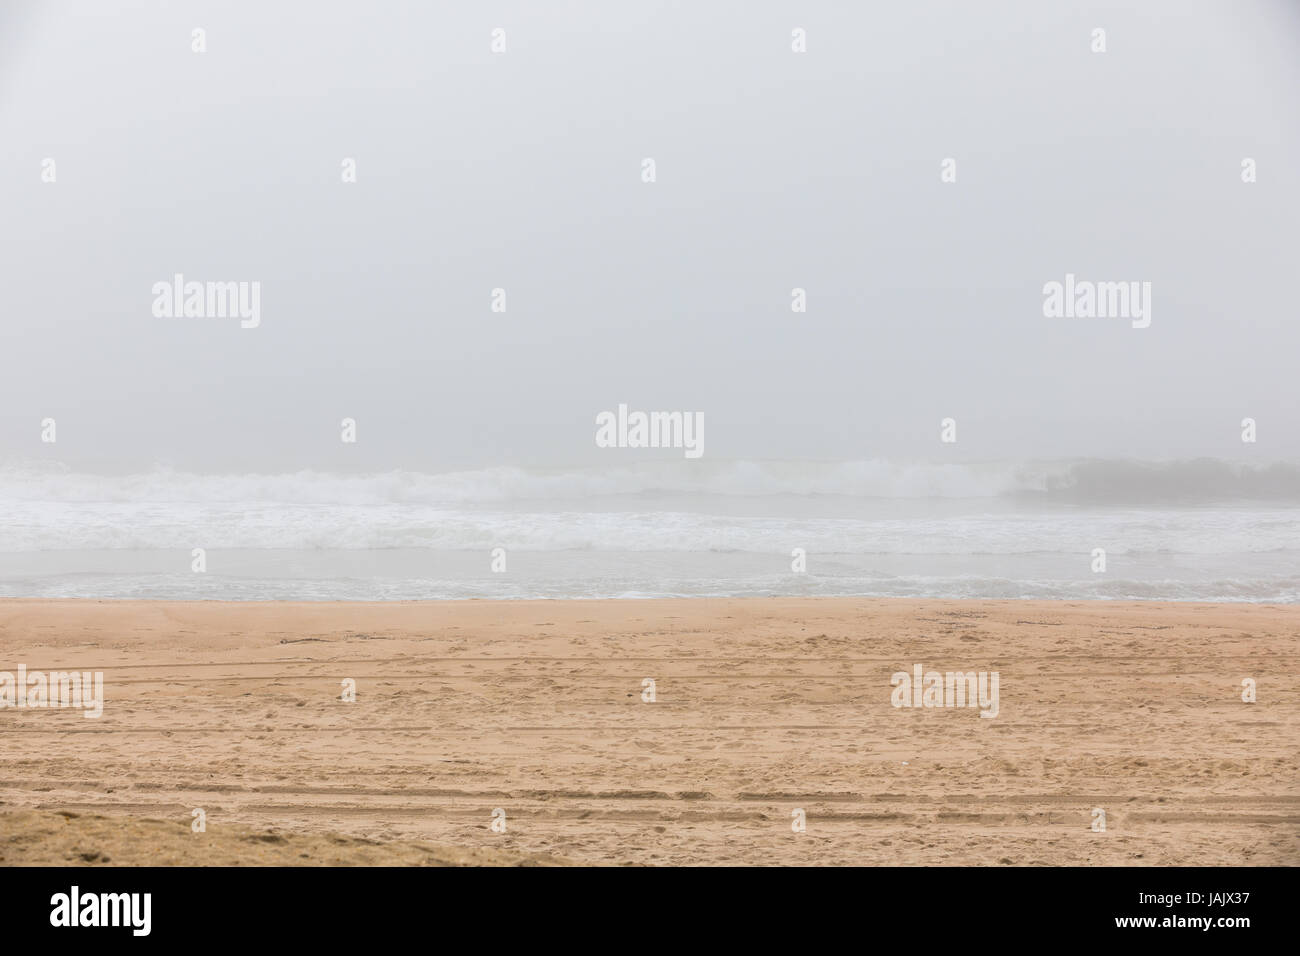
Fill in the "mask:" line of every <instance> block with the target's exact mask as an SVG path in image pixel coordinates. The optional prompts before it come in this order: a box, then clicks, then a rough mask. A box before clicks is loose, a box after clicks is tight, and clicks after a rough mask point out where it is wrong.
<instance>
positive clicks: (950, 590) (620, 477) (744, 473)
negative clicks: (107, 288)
mask: <svg viewBox="0 0 1300 956" xmlns="http://www.w3.org/2000/svg"><path fill="white" fill-rule="evenodd" d="M700 466H701V462H686V463H684V462H680V461H677V462H661V463H652V464H643V465H638V466H635V467H623V468H613V469H602V470H567V471H554V470H553V471H528V470H523V469H516V468H493V469H486V470H481V471H473V472H454V473H447V474H423V473H413V472H392V473H386V474H373V475H338V474H326V473H319V472H298V473H293V474H278V475H256V474H246V475H195V474H189V473H185V472H177V471H172V470H168V469H164V468H157V469H153V470H151V471H148V472H145V473H138V474H128V475H93V474H85V473H78V472H75V471H71V470H68V469H66V468H63V467H60V466H58V465H52V464H46V463H35V464H33V463H25V464H15V463H11V464H8V465H5V466H0V556H4V560H3V561H0V594H5V595H11V596H15V595H17V596H38V595H59V596H98V597H124V596H178V597H199V596H206V597H224V598H231V599H243V598H249V597H260V598H276V597H285V596H294V595H297V596H300V597H321V598H325V597H329V596H331V595H332V596H334V597H338V598H342V599H349V598H351V599H382V598H385V597H402V598H417V597H475V596H487V597H530V596H531V597H609V596H619V595H643V596H649V595H673V594H695V595H704V594H801V593H808V594H862V595H891V594H892V595H898V596H905V595H923V594H929V595H934V596H951V597H958V596H984V597H1021V596H1038V597H1052V596H1059V597H1074V598H1086V597H1115V598H1120V597H1127V598H1136V597H1150V598H1165V599H1171V600H1257V601H1294V600H1297V587H1296V577H1295V572H1296V569H1297V568H1300V480H1298V479H1300V470H1298V469H1296V467H1295V466H1293V465H1289V464H1277V465H1272V466H1266V467H1245V466H1241V465H1235V464H1230V463H1225V462H1216V461H1198V462H1168V463H1138V462H1114V461H1111V462H1106V461H1080V462H1055V463H1053V462H1048V463H983V464H981V463H976V464H925V463H890V462H882V461H861V462H843V463H816V462H812V463H807V462H797V463H796V462H731V463H720V464H710V465H708V466H707V467H703V468H702V467H700ZM196 547H199V548H204V549H206V550H207V551H209V552H213V553H218V554H219V553H220V552H231V553H234V552H239V553H241V554H243V555H244V556H245V557H244V558H241V559H240V560H239V561H232V560H230V559H222V558H220V557H218V558H217V559H216V560H213V561H212V562H210V571H209V574H207V575H193V574H189V573H187V569H188V565H189V552H190V550H191V549H192V548H196ZM497 547H502V548H505V549H506V550H507V552H508V553H510V554H511V555H512V560H511V571H510V573H509V574H507V575H500V576H487V577H482V579H480V577H481V576H482V575H486V574H487V570H486V569H487V564H486V558H485V555H487V554H488V552H489V551H490V550H491V549H493V548H497ZM1099 547H1100V548H1105V549H1106V550H1107V553H1108V556H1109V558H1110V567H1109V569H1108V571H1107V572H1106V573H1105V574H1103V575H1094V574H1092V573H1091V572H1090V569H1089V556H1090V554H1091V551H1092V549H1094V548H1099ZM793 548H803V549H805V550H806V551H807V552H808V554H809V555H810V568H809V571H810V573H809V574H807V575H795V574H791V573H788V568H789V559H790V551H791V549H793ZM320 554H328V555H334V556H335V557H334V558H331V559H330V560H329V561H324V562H316V563H313V561H312V560H311V556H312V555H320ZM348 554H353V555H359V556H362V557H360V558H357V559H353V558H348V557H346V555H348ZM377 554H391V555H393V556H394V557H393V558H392V559H391V560H387V559H385V560H382V561H380V560H378V559H374V558H367V557H364V556H366V555H377ZM86 555H99V556H100V557H96V558H93V559H88V558H87V557H86ZM104 555H108V556H110V557H109V558H107V559H105V558H103V557H102V556H104ZM131 555H135V556H136V557H135V558H132V557H130V556H131ZM250 555H251V556H252V557H249V556H250ZM257 555H278V557H276V558H275V560H273V561H269V562H268V561H264V560H262V559H258V558H257V557H256V556H257ZM439 555H442V556H449V555H450V556H457V555H460V556H463V557H461V558H454V559H451V558H448V559H447V560H442V559H439V558H437V556H439ZM526 556H531V557H526ZM439 561H441V562H442V566H441V568H440V569H439V570H434V568H433V566H434V565H437V564H438V562H439ZM277 562H278V563H277ZM358 562H359V563H358ZM304 568H305V569H306V570H304ZM177 572H184V573H177Z"/></svg>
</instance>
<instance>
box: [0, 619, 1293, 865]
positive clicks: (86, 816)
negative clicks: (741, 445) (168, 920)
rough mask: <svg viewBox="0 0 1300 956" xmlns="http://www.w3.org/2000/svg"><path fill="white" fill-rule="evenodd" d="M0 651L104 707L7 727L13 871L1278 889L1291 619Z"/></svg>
mask: <svg viewBox="0 0 1300 956" xmlns="http://www.w3.org/2000/svg"><path fill="white" fill-rule="evenodd" d="M0 648H3V657H2V658H0V671H6V672H10V673H16V671H17V668H18V667H19V665H23V666H25V668H26V669H27V671H28V673H29V674H30V673H31V672H33V671H50V670H77V671H102V672H103V675H104V701H103V713H102V716H100V717H98V718H92V719H88V718H87V717H86V716H85V713H84V711H82V710H77V709H72V708H65V709H55V708H33V707H26V708H5V709H2V710H0V855H2V856H3V860H2V861H0V864H3V865H18V864H24V863H38V864H45V863H65V862H66V863H89V864H95V863H97V862H105V861H106V860H107V861H110V862H111V863H113V864H131V863H147V862H166V863H177V864H179V863H188V864H230V863H236V862H242V863H248V864H256V863H294V862H301V863H303V864H309V863H321V862H326V863H359V864H374V863H395V864H406V863H448V862H450V863H463V862H470V863H474V862H478V863H520V862H524V863H527V862H534V863H537V862H542V863H544V862H557V861H566V860H567V861H572V862H576V863H600V864H638V865H647V864H648V865H663V864H687V865H699V864H758V865H791V864H793V865H842V864H868V865H870V864H904V865H922V864H942V865H967V864H994V865H995V864H1017V865H1041V864H1048V865H1058V864H1094V865H1118V864H1139V865H1145V864H1188V865H1205V864H1227V865H1261V864H1292V865H1294V864H1297V863H1300V773H1298V771H1300V757H1298V756H1297V741H1300V696H1298V695H1297V694H1296V692H1295V688H1296V686H1297V680H1298V679H1300V664H1298V663H1297V662H1298V661H1300V607H1295V606H1281V605H1246V604H1233V605H1210V604H1182V603H1179V604H1159V603H1118V602H1069V603H1063V602H1036V601H1034V602H1030V601H941V600H868V599H832V598H797V599H796V598H772V599H765V598H745V599H691V600H645V601H520V602H479V601H467V602H418V603H417V602H412V603H383V604H378V603H376V604H362V603H221V602H152V601H151V602H132V601H47V600H7V601H0ZM916 665H921V666H922V669H923V670H924V671H925V672H929V671H931V670H933V671H938V672H947V671H976V672H990V673H991V672H996V674H997V675H998V677H999V683H998V688H999V700H998V706H997V715H996V717H992V718H990V719H986V718H983V717H981V716H980V713H981V711H980V709H979V708H976V707H969V706H968V707H957V706H953V707H948V706H944V707H933V708H925V707H895V706H893V704H892V703H891V695H892V694H893V693H894V690H895V688H894V687H893V686H892V685H891V675H893V674H895V673H896V672H907V673H911V672H912V671H913V668H914V667H915V666H916ZM1246 678H1252V679H1253V680H1254V681H1255V682H1256V686H1257V691H1256V692H1257V695H1258V699H1257V700H1256V701H1255V702H1254V703H1245V702H1243V700H1242V692H1243V686H1242V681H1243V679H1246ZM646 679H650V680H653V682H654V686H653V690H654V694H653V696H654V699H653V701H649V700H646V699H644V697H646V696H648V688H647V685H646V684H645V683H644V682H645V681H646ZM349 681H350V682H355V695H356V699H355V701H354V702H349V701H346V700H344V699H342V698H343V696H345V695H346V686H345V682H349ZM195 810H201V811H202V816H203V818H204V820H205V826H206V830H205V832H204V833H191V832H190V827H191V821H192V820H193V819H195V814H194V811H195ZM494 811H503V815H504V816H503V825H502V814H501V813H494ZM798 811H803V813H802V818H803V819H804V820H805V821H806V830H805V831H804V832H794V830H793V829H792V821H793V822H797V821H798V819H799V817H800V814H799V813H798ZM1097 811H1102V812H1104V820H1105V830H1104V832H1102V831H1099V830H1096V829H1094V825H1095V822H1096V821H1097V820H1098V819H1099V816H1098V813H1097ZM101 818H105V819H101ZM494 821H497V822H498V827H497V829H496V830H494V828H493V823H494ZM500 830H503V831H504V832H498V831H500ZM281 846H284V847H287V849H285V850H283V852H280V851H277V849H276V848H277V847H281ZM437 848H452V849H450V850H446V849H444V850H438V849H437ZM330 854H332V855H330Z"/></svg>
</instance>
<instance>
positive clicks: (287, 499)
mask: <svg viewBox="0 0 1300 956" xmlns="http://www.w3.org/2000/svg"><path fill="white" fill-rule="evenodd" d="M637 495H640V496H648V495H689V496H703V495H720V496H741V497H769V496H779V495H789V496H829V495H836V496H844V497H850V498H883V499H889V498H898V499H922V498H954V499H978V498H1017V497H1018V498H1029V499H1039V500H1045V501H1049V502H1050V501H1061V502H1070V503H1079V504H1096V505H1106V504H1110V505H1127V504H1132V505H1160V504H1195V503H1213V502H1234V501H1240V502H1250V501H1260V502H1275V503H1280V502H1294V503H1300V463H1295V462H1275V463H1271V464H1262V465H1251V464H1245V463H1238V462H1229V461H1223V460H1220V459H1211V458H1198V459H1192V460H1175V461H1136V460H1124V459H1077V460H1068V461H1027V462H971V463H933V462H901V461H888V460H883V459H870V460H864V461H846V462H803V461H800V462H788V461H653V462H641V463H636V464H620V465H611V466H606V467H602V468H587V469H524V468H515V467H501V468H485V469H480V470H474V471H456V472H444V473H436V474H435V473H425V472H413V471H390V472H383V473H377V474H356V475H348V474H333V473H328V472H318V471H298V472H291V473H283V474H224V475H199V474H194V473H190V472H184V471H175V470H172V469H168V468H161V467H160V468H155V469H152V470H150V471H148V472H142V473H136V474H127V475H97V474H89V473H84V472H77V471H72V470H70V469H67V468H65V467H63V466H61V465H58V464H55V463H49V462H19V463H9V464H6V465H3V466H0V504H3V503H5V502H17V501H27V502H33V501H45V502H83V503H91V502H121V503H134V504H145V503H153V504H167V503H177V502H186V503H194V504H203V503H210V504H221V503H226V504H231V503H241V502H247V503H277V502H282V503H293V504H304V505H310V504H321V505H325V504H346V505H387V504H412V505H428V506H434V507H455V506H459V505H470V504H482V505H491V504H495V503H502V502H512V501H520V502H528V501H580V500H582V499H588V498H603V497H617V496H637ZM2 546H3V543H2V542H0V547H2Z"/></svg>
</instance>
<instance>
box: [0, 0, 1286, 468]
mask: <svg viewBox="0 0 1300 956" xmlns="http://www.w3.org/2000/svg"><path fill="white" fill-rule="evenodd" d="M110 7H111V9H110ZM119 8H120V9H119ZM976 8H978V9H976ZM199 27H201V28H203V29H204V30H205V31H206V43H207V52H205V53H202V54H198V53H194V52H193V51H192V49H191V43H192V34H191V31H192V30H193V29H194V28H199ZM796 27H799V28H803V29H805V30H806V31H807V52H806V53H802V54H800V53H794V52H793V51H792V50H791V31H792V30H793V29H794V28H796ZM1098 27H1100V28H1103V29H1104V30H1105V31H1106V47H1107V49H1106V52H1105V53H1094V52H1092V50H1091V46H1092V43H1093V39H1092V31H1093V30H1094V28H1098ZM494 28H501V29H503V30H504V31H505V37H506V46H507V49H506V52H505V53H501V54H494V53H493V52H492V51H491V49H490V44H491V40H492V31H493V29H494ZM1297 94H1300V13H1298V12H1297V5H1296V4H1294V3H1288V2H1286V0H1242V2H1227V0H1221V2H1197V0H1167V2H1144V3H1141V4H1134V3H1132V2H1114V3H1101V2H1074V3H1069V4H1045V3H1042V2H1041V0H1023V2H1002V3H981V4H972V3H967V2H959V0H952V2H947V3H936V2H914V3H908V4H884V3H880V4H849V3H806V2H799V3H795V2H786V3H777V2H739V0H738V2H731V3H722V2H713V0H698V2H683V3H654V2H638V3H617V4H615V3H608V2H590V3H560V2H543V0H528V2H520V3H477V2H469V0H466V2H458V3H414V2H412V3H396V2H373V3H354V2H348V3H340V2H320V0H317V2H312V3H306V2H299V3H288V2H233V3H232V2H221V3H215V2H214V3H190V2H186V3H180V2H175V3H114V4H112V5H107V4H101V3H92V2H86V3H55V2H49V3H24V2H17V3H15V2H5V3H4V4H3V5H2V6H0V244H2V247H3V256H2V257H0V463H3V462H6V461H11V460H14V459H23V458H54V459H58V460H61V461H65V462H68V463H69V464H72V465H74V466H76V467H86V468H105V469H113V470H120V469H136V468H144V467H149V466H150V465H153V464H155V463H165V464H171V465H174V466H177V467H181V468H192V469H196V470H210V471H245V470H264V471H278V470H295V469H298V468H320V469H349V470H351V469H361V470H379V469H388V468H403V467H404V468H419V469H439V468H449V467H473V466H484V465H499V464H531V463H538V464H560V463H582V462H592V461H596V462H598V461H600V460H602V459H601V457H600V455H601V453H600V452H599V451H598V450H597V449H596V448H595V445H594V439H593V435H594V430H595V426H594V420H595V416H596V414H597V413H598V412H600V411H601V410H604V409H613V408H615V407H616V406H617V405H618V403H620V402H625V403H628V404H629V405H630V406H632V407H633V408H641V409H646V410H688V411H699V412H703V413H704V415H705V419H706V422H707V429H706V456H707V457H709V458H805V457H807V458H831V459H858V458H872V457H927V458H953V457H956V458H966V459H988V458H1040V457H1061V456H1076V455H1105V456H1119V455H1123V456H1135V457H1141V458H1161V457H1171V456H1172V457H1185V456H1198V455H1213V456H1221V457H1225V458H1233V459H1242V460H1250V459H1257V460H1273V459H1280V458H1296V457H1298V456H1300V372H1298V366H1300V310H1298V308H1297V303H1298V298H1297V293H1296V281H1297V280H1296V276H1297V274H1298V273H1300V269H1298V268H1297V263H1298V262H1300V255H1298V253H1300V238H1298V236H1300V179H1298V178H1297V177H1298V176H1300V132H1298V125H1300V124H1298V121H1300V108H1297V102H1298V100H1300V97H1298V95H1297ZM345 157H353V158H355V159H356V162H357V182H356V183H343V182H342V181H341V175H340V173H341V163H342V161H343V159H344V158H345ZM647 157H649V158H653V159H654V160H655V164H656V173H657V181H656V182H654V183H645V182H642V160H643V159H645V158H647ZM947 157H952V158H954V159H955V160H956V163H957V167H956V168H957V181H956V182H955V183H943V182H941V181H940V164H941V161H942V160H944V159H945V158H947ZM1246 157H1251V158H1253V159H1255V160H1256V162H1257V164H1258V166H1257V168H1258V182H1256V183H1253V184H1245V183H1243V182H1242V180H1241V163H1242V160H1243V158H1246ZM46 158H53V159H54V160H55V164H56V165H55V168H56V174H57V181H56V182H55V183H52V184H51V183H43V182H42V181H41V172H42V161H43V160H44V159H46ZM1067 272H1072V273H1074V274H1075V275H1076V276H1078V277H1079V278H1080V279H1092V280H1097V281H1111V280H1136V281H1139V282H1142V281H1146V282H1150V283H1151V284H1152V314H1151V325H1150V327H1149V328H1145V329H1135V328H1132V327H1131V323H1130V322H1129V321H1127V320H1125V319H1122V318H1119V319H1115V318H1109V319H1102V318H1092V319H1081V318H1073V319H1066V318H1050V319H1049V318H1045V317H1044V315H1043V293H1042V288H1043V285H1044V283H1047V282H1050V281H1053V280H1057V281H1060V280H1063V279H1064V277H1065V274H1066V273H1067ZM175 273H183V274H184V275H185V277H186V278H187V279H193V280H200V281H206V280H234V281H258V282H260V283H261V325H260V326H259V327H258V328H256V329H242V328H240V324H239V321H238V320H237V319H216V318H208V319H165V318H156V317H155V316H154V315H153V313H152V309H151V306H152V303H153V293H152V291H151V290H152V287H153V284H154V283H155V282H158V281H163V280H169V279H170V278H171V277H172V276H173V274H175ZM496 287H502V288H504V289H505V290H506V293H507V311H506V312H505V313H504V314H499V313H493V312H492V311H491V310H490V304H491V292H492V290H493V289H494V288H496ZM795 287H802V288H805V289H807V295H808V311H807V312H806V313H803V314H798V313H793V312H792V311H791V308H790V302H791V289H792V288H795ZM948 416H951V417H953V418H955V419H957V422H958V443H957V445H956V446H946V445H941V444H940V443H939V440H938V438H939V421H940V419H941V418H944V417H948ZM1247 416H1250V417H1253V418H1255V419H1256V420H1257V421H1258V423H1259V425H1258V428H1259V440H1258V443H1257V444H1256V445H1243V443H1242V442H1241V441H1240V421H1241V419H1242V418H1244V417H1247ZM45 417H54V418H55V419H57V422H58V443H57V445H43V444H42V443H41V442H40V422H41V420H42V419H43V418H45ZM343 417H353V418H355V419H356V420H357V422H358V442H357V444H356V445H355V446H347V445H344V444H342V443H341V442H340V440H339V431H340V429H339V423H340V420H341V419H342V418H343ZM672 457H680V455H679V454H678V455H674V456H672Z"/></svg>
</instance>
